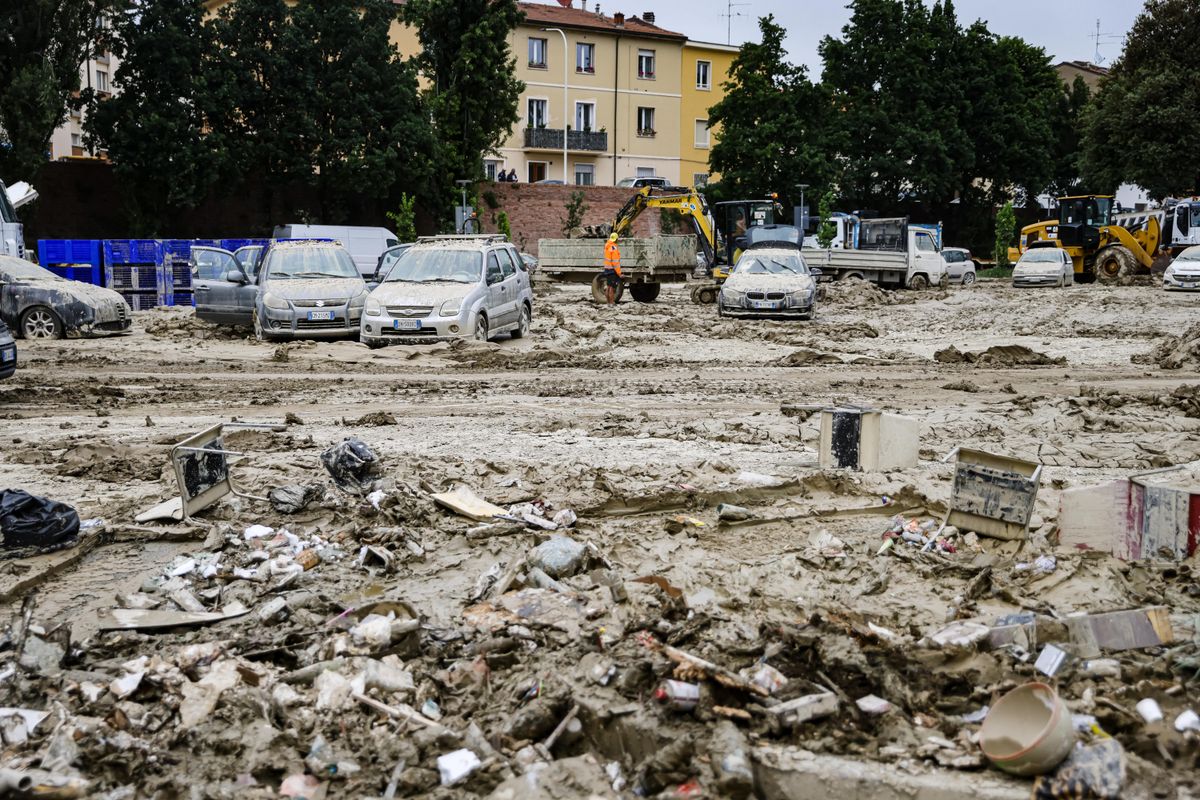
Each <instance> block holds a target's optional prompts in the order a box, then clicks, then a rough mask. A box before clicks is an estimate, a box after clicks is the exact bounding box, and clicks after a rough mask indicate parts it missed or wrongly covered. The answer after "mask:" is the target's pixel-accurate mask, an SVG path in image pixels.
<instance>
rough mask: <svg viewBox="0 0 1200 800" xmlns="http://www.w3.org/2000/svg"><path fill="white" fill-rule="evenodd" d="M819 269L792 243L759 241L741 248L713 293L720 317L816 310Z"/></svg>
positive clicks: (807, 315)
mask: <svg viewBox="0 0 1200 800" xmlns="http://www.w3.org/2000/svg"><path fill="white" fill-rule="evenodd" d="M820 274H821V271H820V270H815V269H809V267H808V264H807V263H806V262H805V261H804V256H803V255H801V254H800V248H799V246H797V245H794V244H784V243H781V242H763V243H761V244H758V245H751V246H750V247H749V248H747V249H746V250H744V251H743V252H742V254H741V256H740V257H739V258H738V260H737V263H736V264H734V266H733V270H732V271H731V272H730V273H729V277H728V278H726V279H725V283H723V284H721V291H720V293H719V294H718V295H717V314H718V315H719V316H722V317H797V318H799V319H812V317H813V315H814V314H816V312H817V281H816V278H817V277H818V276H819V275H820Z"/></svg>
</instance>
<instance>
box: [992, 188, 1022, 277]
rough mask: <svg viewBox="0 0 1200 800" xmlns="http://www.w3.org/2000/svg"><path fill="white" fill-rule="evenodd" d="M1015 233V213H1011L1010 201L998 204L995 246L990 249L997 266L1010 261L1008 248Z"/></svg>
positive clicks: (1006, 264)
mask: <svg viewBox="0 0 1200 800" xmlns="http://www.w3.org/2000/svg"><path fill="white" fill-rule="evenodd" d="M1016 234H1017V215H1016V214H1014V213H1013V205H1012V202H1011V201H1009V202H1006V203H1005V204H1004V205H1002V206H1000V210H999V211H997V212H996V246H995V248H993V250H992V256H993V258H994V259H995V261H996V266H997V267H1001V268H1003V267H1008V266H1009V265H1011V263H1012V262H1011V261H1009V260H1008V248H1009V247H1010V246H1011V245H1012V243H1013V237H1014V236H1016Z"/></svg>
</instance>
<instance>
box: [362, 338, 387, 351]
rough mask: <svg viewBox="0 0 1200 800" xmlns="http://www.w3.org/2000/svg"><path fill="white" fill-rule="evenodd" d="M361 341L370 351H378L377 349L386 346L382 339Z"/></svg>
mask: <svg viewBox="0 0 1200 800" xmlns="http://www.w3.org/2000/svg"><path fill="white" fill-rule="evenodd" d="M363 341H364V342H366V343H367V347H369V348H371V349H372V350H378V349H379V348H381V347H385V346H386V345H387V342H386V341H384V340H383V339H363Z"/></svg>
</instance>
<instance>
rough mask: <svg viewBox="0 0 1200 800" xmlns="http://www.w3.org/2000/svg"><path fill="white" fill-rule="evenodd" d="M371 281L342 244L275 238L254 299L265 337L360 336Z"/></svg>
mask: <svg viewBox="0 0 1200 800" xmlns="http://www.w3.org/2000/svg"><path fill="white" fill-rule="evenodd" d="M366 300H367V284H366V283H365V282H364V281H363V279H362V274H361V273H359V271H358V266H357V265H356V264H355V263H354V259H352V258H351V257H350V253H349V252H347V251H346V248H344V247H342V246H341V245H340V244H338V243H337V242H320V241H309V242H305V241H296V242H273V243H272V244H271V245H270V247H269V248H268V250H267V252H266V253H265V254H264V255H263V258H262V266H261V267H260V268H259V273H258V294H257V296H256V298H255V302H254V319H253V321H252V324H253V325H254V333H255V335H257V336H258V338H259V339H276V338H282V337H285V336H296V337H310V338H330V337H343V336H354V335H355V334H357V333H358V320H359V317H360V315H361V314H362V309H363V304H364V303H365V302H366Z"/></svg>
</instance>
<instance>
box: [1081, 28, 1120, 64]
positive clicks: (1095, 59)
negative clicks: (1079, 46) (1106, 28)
mask: <svg viewBox="0 0 1200 800" xmlns="http://www.w3.org/2000/svg"><path fill="white" fill-rule="evenodd" d="M1088 38H1089V39H1093V40H1094V41H1095V42H1096V52H1095V53H1094V54H1093V55H1092V63H1093V64H1095V65H1096V66H1100V65H1101V64H1103V63H1104V62H1105V60H1106V59H1105V58H1104V56H1102V55H1100V44H1101V42H1115V41H1119V40H1120V38H1121V37H1120V35H1118V34H1115V33H1101V32H1100V20H1099V19H1097V20H1096V32H1095V33H1093V34H1092V35H1091V36H1089V37H1088Z"/></svg>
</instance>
